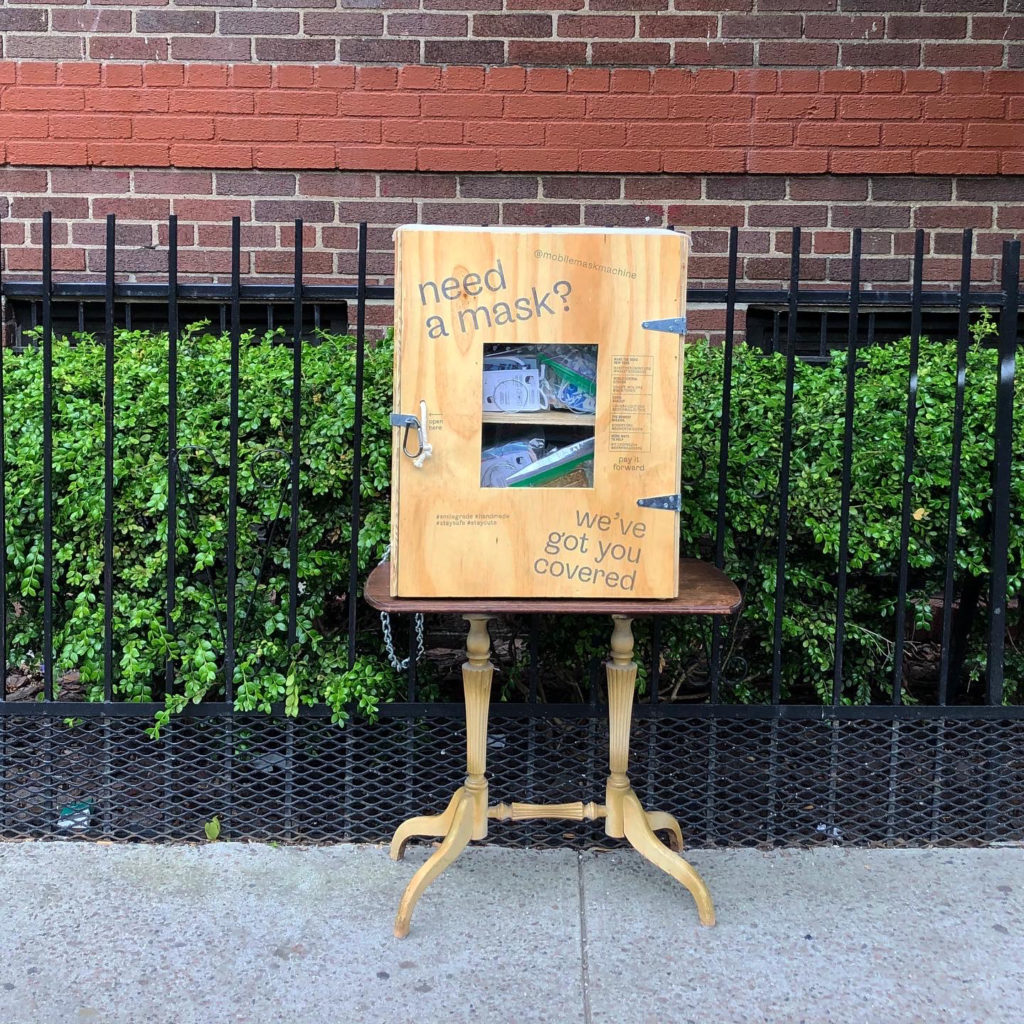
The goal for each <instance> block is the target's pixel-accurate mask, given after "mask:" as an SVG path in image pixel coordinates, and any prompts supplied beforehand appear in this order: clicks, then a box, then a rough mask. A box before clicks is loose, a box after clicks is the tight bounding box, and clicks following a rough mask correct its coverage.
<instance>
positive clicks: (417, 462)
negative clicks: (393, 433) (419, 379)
mask: <svg viewBox="0 0 1024 1024" xmlns="http://www.w3.org/2000/svg"><path fill="white" fill-rule="evenodd" d="M391 426H393V427H401V428H403V429H404V430H405V433H404V434H403V435H402V452H403V454H405V455H407V456H408V457H409V458H410V459H412V464H413V465H414V466H415V467H416V468H417V469H422V468H423V463H424V461H425V460H426V459H429V458H430V456H431V455H432V454H433V452H434V449H433V447H432V445H431V444H430V443H429V442H428V441H427V403H426V402H420V415H419V416H418V417H416V416H412V415H410V414H409V413H404V412H393V413H392V414H391ZM410 430H415V431H416V443H417V444H418V446H419V447H418V448H417V449H416V451H414V452H411V451H409V431H410Z"/></svg>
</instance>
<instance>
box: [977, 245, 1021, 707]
mask: <svg viewBox="0 0 1024 1024" xmlns="http://www.w3.org/2000/svg"><path fill="white" fill-rule="evenodd" d="M1001 276H1002V290H1003V310H1002V314H1001V315H1000V317H999V376H998V379H997V384H996V424H995V432H996V443H995V474H994V479H993V486H992V565H991V569H990V575H989V579H990V581H991V582H990V587H989V599H988V606H989V633H988V665H987V668H986V672H985V701H986V703H988V704H1002V702H1003V661H1004V654H1005V646H1006V587H1007V569H1008V564H1007V563H1008V556H1009V546H1010V498H1011V491H1010V483H1011V474H1012V472H1013V389H1014V388H1013V385H1014V374H1015V373H1016V369H1017V362H1016V360H1017V314H1018V311H1019V310H1018V307H1019V303H1020V297H1019V289H1020V241H1006V242H1004V243H1003V266H1002V275H1001Z"/></svg>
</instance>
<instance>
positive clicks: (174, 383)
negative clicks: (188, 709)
mask: <svg viewBox="0 0 1024 1024" xmlns="http://www.w3.org/2000/svg"><path fill="white" fill-rule="evenodd" d="M178 330H179V325H178V218H177V216H176V215H175V214H173V213H172V214H171V216H170V219H169V221H168V223H167V601H166V610H165V612H164V627H165V629H166V630H167V635H168V637H173V636H174V632H175V630H174V605H175V597H176V588H175V582H176V579H177V574H178V568H177V551H176V547H177V543H178ZM173 692H174V655H173V653H172V652H171V651H170V650H169V651H168V653H167V658H166V660H165V662H164V693H165V695H167V696H170V695H171V694H172V693H173Z"/></svg>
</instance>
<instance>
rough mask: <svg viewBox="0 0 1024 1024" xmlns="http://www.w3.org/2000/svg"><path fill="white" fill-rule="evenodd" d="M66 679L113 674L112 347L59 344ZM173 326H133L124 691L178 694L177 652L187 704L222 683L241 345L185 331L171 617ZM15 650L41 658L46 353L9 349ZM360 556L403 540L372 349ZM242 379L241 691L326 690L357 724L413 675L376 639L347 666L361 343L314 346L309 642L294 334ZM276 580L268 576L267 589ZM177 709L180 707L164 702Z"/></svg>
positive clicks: (248, 341)
mask: <svg viewBox="0 0 1024 1024" xmlns="http://www.w3.org/2000/svg"><path fill="white" fill-rule="evenodd" d="M53 351H54V361H53V495H54V502H53V534H54V545H53V550H54V617H53V621H54V645H53V646H54V679H55V680H56V681H58V682H59V680H60V679H61V678H62V677H63V675H64V674H65V673H67V672H71V671H76V670H77V671H78V672H79V673H80V674H81V682H82V683H83V684H84V685H85V687H86V692H87V695H88V696H89V698H90V699H100V698H101V697H102V690H103V687H102V680H103V652H102V644H103V466H104V462H103V439H104V400H103V381H104V348H103V345H102V344H101V343H98V342H96V341H94V340H93V339H91V338H79V339H77V340H76V341H74V342H69V341H68V340H61V341H55V342H54V346H53ZM167 351H168V344H167V337H166V335H150V334H145V333H139V332H126V331H122V332H119V333H118V334H117V337H116V339H115V353H116V365H115V374H114V380H115V394H114V480H115V493H114V567H115V570H114V571H115V580H114V629H113V635H114V686H113V689H114V695H115V697H117V698H119V699H126V700H132V701H148V700H154V699H155V700H161V699H162V698H163V692H164V663H165V658H166V656H167V654H168V653H169V652H170V653H171V654H172V655H173V657H174V658H175V660H176V662H177V664H178V672H177V685H176V688H177V695H176V696H175V697H174V698H173V699H172V700H171V701H170V702H169V708H170V709H171V710H173V709H178V708H180V707H182V706H184V704H185V703H187V702H188V701H195V702H199V701H201V700H203V699H204V698H206V697H211V698H214V697H217V696H220V697H221V698H222V697H223V679H222V667H221V662H222V656H223V650H224V642H223V622H222V620H223V616H224V607H225V594H226V579H225V552H226V547H227V525H228V517H227V490H228V424H229V408H228V396H229V382H230V344H229V341H228V339H227V338H225V337H220V336H216V335H213V334H210V333H208V332H207V331H205V330H204V329H203V326H202V325H200V326H198V327H195V328H192V329H190V330H189V331H188V332H186V334H185V336H184V337H183V339H182V340H181V342H180V345H179V362H178V373H177V383H178V443H179V445H180V446H181V447H182V448H183V449H184V448H186V447H187V446H195V450H192V451H186V452H185V454H184V455H183V458H182V472H181V474H180V476H179V480H180V481H181V482H180V484H179V487H180V490H179V494H178V501H177V543H176V563H177V582H176V588H175V589H176V598H175V600H176V607H175V614H174V621H175V630H174V635H173V637H172V636H171V635H169V634H168V633H167V631H166V629H165V626H164V618H165V600H166V598H165V595H166V576H167V489H168V470H167V408H168V386H167V380H168V358H167ZM4 369H5V380H4V384H5V391H6V401H5V414H6V422H5V433H6V442H7V507H8V530H7V567H8V571H7V588H8V594H9V595H10V605H11V608H10V610H9V613H8V643H9V647H10V651H9V661H10V663H13V664H19V663H21V664H23V665H25V666H26V667H28V668H29V669H37V668H38V666H39V663H40V653H39V652H40V650H41V647H42V617H43V607H42V575H43V551H42V544H43V542H42V513H43V501H42V436H43V432H42V401H43V398H42V355H41V351H39V350H36V349H33V350H29V351H26V352H25V353H24V354H22V355H19V356H16V357H14V356H10V355H8V356H7V358H6V360H5V367H4ZM365 380H366V387H365V392H364V397H363V401H364V422H363V436H364V442H365V443H364V458H363V476H362V483H361V495H362V497H361V506H362V515H361V530H360V534H359V562H360V569H361V570H365V569H366V568H367V566H368V565H370V563H371V562H374V561H375V560H377V559H379V557H380V555H381V554H382V552H383V550H384V548H385V546H386V544H387V539H388V530H389V509H388V495H389V474H390V444H391V436H390V434H391V431H390V428H389V426H388V412H389V410H390V406H391V351H390V346H387V345H381V346H379V347H378V348H376V349H373V350H370V351H369V352H368V353H367V356H366V375H365ZM240 381H241V383H240V391H239V451H240V460H239V471H238V505H237V510H238V511H237V519H238V526H237V544H238V560H237V565H238V584H237V612H238V621H237V625H236V633H235V638H236V648H237V656H236V664H235V671H234V689H235V696H236V703H237V706H238V708H239V709H240V710H264V711H269V710H270V705H271V704H273V703H275V702H283V703H284V705H285V707H286V709H287V710H288V711H289V713H295V712H296V711H297V710H298V707H299V705H300V704H312V703H315V702H317V701H326V702H327V703H329V704H330V705H331V707H332V708H333V709H334V712H335V717H336V718H337V719H342V718H344V717H345V715H346V710H347V709H348V708H349V707H350V706H351V705H353V704H355V705H357V706H359V707H361V708H362V709H363V710H372V709H373V707H375V705H376V703H377V701H378V700H380V699H382V698H383V699H386V698H388V697H390V696H391V695H392V692H393V687H394V686H395V685H396V684H397V679H396V678H395V676H394V674H393V673H392V672H391V671H390V669H388V668H386V666H385V665H384V664H383V663H382V662H381V660H380V659H379V658H374V657H373V656H372V654H370V653H369V652H361V653H363V656H362V657H360V658H359V660H358V661H357V663H356V665H355V667H354V668H353V669H351V670H349V669H348V662H347V654H348V641H347V632H346V625H347V614H346V613H345V610H344V607H343V600H344V593H345V590H346V589H347V585H348V566H349V542H350V532H349V511H350V505H351V486H352V464H353V459H352V448H351V439H352V430H353V422H354V413H355V355H354V347H353V344H352V339H350V338H345V337H331V336H323V337H322V338H321V339H320V340H319V343H317V344H314V345H308V346H306V347H305V348H304V351H303V365H302V424H301V428H302V458H301V495H300V509H301V512H300V517H299V565H298V577H299V581H300V595H299V599H298V602H297V608H296V613H297V625H298V633H297V636H298V643H297V644H296V646H295V649H294V650H290V649H289V645H288V643H287V623H288V570H289V551H288V536H289V514H290V500H291V497H290V490H289V487H288V467H289V453H290V450H291V419H292V416H291V409H292V398H291V388H292V351H291V348H290V347H288V346H286V345H283V344H281V338H280V337H273V336H270V337H267V338H262V339H258V338H253V337H250V336H246V337H244V338H243V343H242V349H241V359H240ZM257 577H259V582H258V583H257ZM161 718H162V720H166V716H161Z"/></svg>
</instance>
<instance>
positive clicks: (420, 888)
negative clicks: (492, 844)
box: [395, 790, 473, 939]
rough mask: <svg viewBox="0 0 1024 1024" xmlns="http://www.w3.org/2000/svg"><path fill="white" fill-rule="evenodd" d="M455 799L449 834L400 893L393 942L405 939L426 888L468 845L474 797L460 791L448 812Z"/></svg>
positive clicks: (471, 827)
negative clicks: (413, 914) (413, 913)
mask: <svg viewBox="0 0 1024 1024" xmlns="http://www.w3.org/2000/svg"><path fill="white" fill-rule="evenodd" d="M456 800H458V803H457V804H456V805H455V807H454V814H453V818H452V824H451V828H450V829H449V830H448V834H447V835H446V836H445V837H444V840H443V842H442V843H441V845H440V846H439V847H438V848H437V850H436V851H435V852H434V853H433V854H432V855H431V857H430V859H429V860H428V861H426V862H425V863H424V864H421V865H420V868H419V870H418V871H417V872H416V874H415V875H413V876H412V880H411V881H410V882H409V884H408V885H407V886H406V889H405V892H404V893H403V894H402V902H401V903H399V905H398V916H397V917H396V918H395V938H396V939H404V938H405V937H406V936H407V935H408V934H409V925H410V923H411V921H412V912H413V910H414V909H415V907H416V903H417V902H418V901H419V898H420V897H421V896H422V895H423V892H424V890H425V889H426V888H427V886H428V885H430V883H431V882H432V881H433V880H434V879H435V878H437V876H438V875H439V874H440V873H441V872H442V871H444V869H445V868H446V867H448V865H449V864H451V862H452V861H453V860H455V858H456V857H458V855H459V854H460V853H462V851H463V850H464V849H465V848H466V845H467V843H469V841H470V839H472V838H473V798H472V796H471V795H470V794H469V793H467V792H466V791H465V790H459V792H458V793H456V794H455V797H453V799H452V804H449V805H448V810H449V811H450V810H452V805H453V804H455V801H456ZM447 813H448V811H445V814H447ZM413 820H414V821H415V820H416V819H413Z"/></svg>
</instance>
